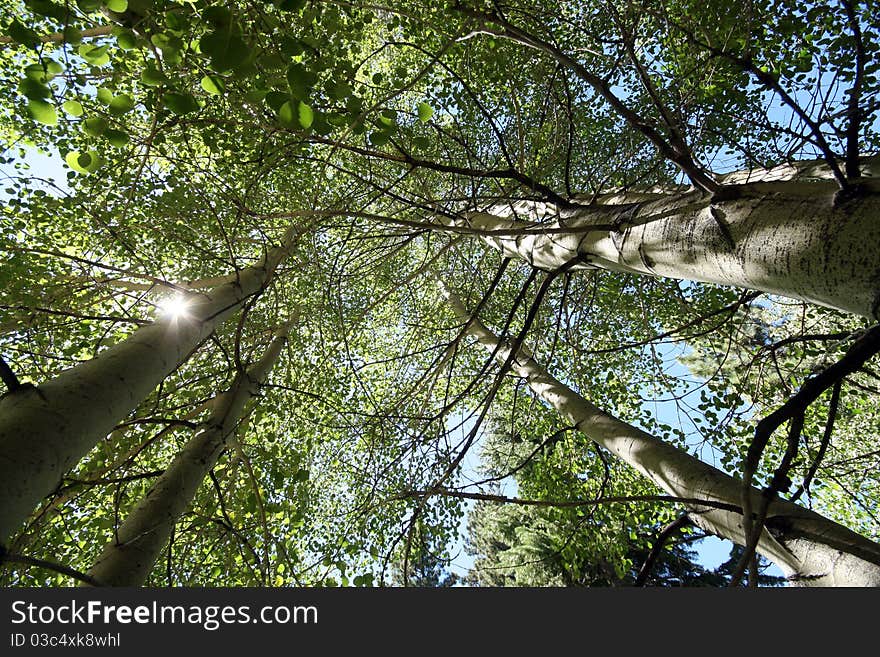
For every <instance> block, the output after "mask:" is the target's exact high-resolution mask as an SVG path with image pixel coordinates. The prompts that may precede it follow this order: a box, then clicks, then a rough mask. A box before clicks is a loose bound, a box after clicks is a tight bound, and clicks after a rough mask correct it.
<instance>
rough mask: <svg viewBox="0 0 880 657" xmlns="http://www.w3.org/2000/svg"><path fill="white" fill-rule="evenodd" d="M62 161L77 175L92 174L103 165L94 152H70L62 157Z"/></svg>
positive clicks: (99, 157)
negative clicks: (76, 172) (77, 173)
mask: <svg viewBox="0 0 880 657" xmlns="http://www.w3.org/2000/svg"><path fill="white" fill-rule="evenodd" d="M64 161H65V162H67V165H68V166H69V167H70V168H71V169H73V170H74V171H78V172H79V173H94V172H95V171H97V170H98V169H99V168H100V167H101V164H103V159H102V158H101V156H100V155H98V154H97V153H96V152H95V151H89V152H88V153H80V152H79V151H72V152H70V153H68V154H67V155H65V156H64Z"/></svg>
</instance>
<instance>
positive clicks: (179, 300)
mask: <svg viewBox="0 0 880 657" xmlns="http://www.w3.org/2000/svg"><path fill="white" fill-rule="evenodd" d="M159 308H160V309H161V311H162V314H163V315H165V316H166V317H170V318H171V319H181V318H183V317H186V316H187V311H188V309H189V301H188V300H187V299H186V297H184V296H183V295H181V294H175V295H174V296H173V297H168V298H167V299H165V300H164V301H163V302H162V303H160V304H159Z"/></svg>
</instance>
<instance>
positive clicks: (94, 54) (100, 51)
mask: <svg viewBox="0 0 880 657" xmlns="http://www.w3.org/2000/svg"><path fill="white" fill-rule="evenodd" d="M109 49H110V46H107V45H104V46H95V45H92V44H89V43H81V44H80V45H79V48H77V49H76V51H77V52H78V53H79V54H80V56H81V57H82V58H83V59H85V60H86V61H87V62H88V63H89V64H91V65H92V66H104V65H105V64H109V63H110V55H108V54H107V51H108V50H109Z"/></svg>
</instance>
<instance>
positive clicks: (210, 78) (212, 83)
mask: <svg viewBox="0 0 880 657" xmlns="http://www.w3.org/2000/svg"><path fill="white" fill-rule="evenodd" d="M201 85H202V89H204V90H205V91H207V92H208V93H209V94H213V95H215V96H219V95H220V94H222V93H224V92H225V91H226V85H225V84H224V83H223V80H221V79H220V78H219V77H217V76H216V75H206V76H205V77H203V78H202V81H201Z"/></svg>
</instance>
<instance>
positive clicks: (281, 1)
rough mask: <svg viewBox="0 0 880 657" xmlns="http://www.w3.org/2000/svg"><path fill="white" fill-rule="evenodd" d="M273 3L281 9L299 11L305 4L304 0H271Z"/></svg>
mask: <svg viewBox="0 0 880 657" xmlns="http://www.w3.org/2000/svg"><path fill="white" fill-rule="evenodd" d="M273 4H274V5H275V6H276V7H278V9H280V10H281V11H299V10H300V9H302V8H303V7H305V5H306V0H273Z"/></svg>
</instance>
